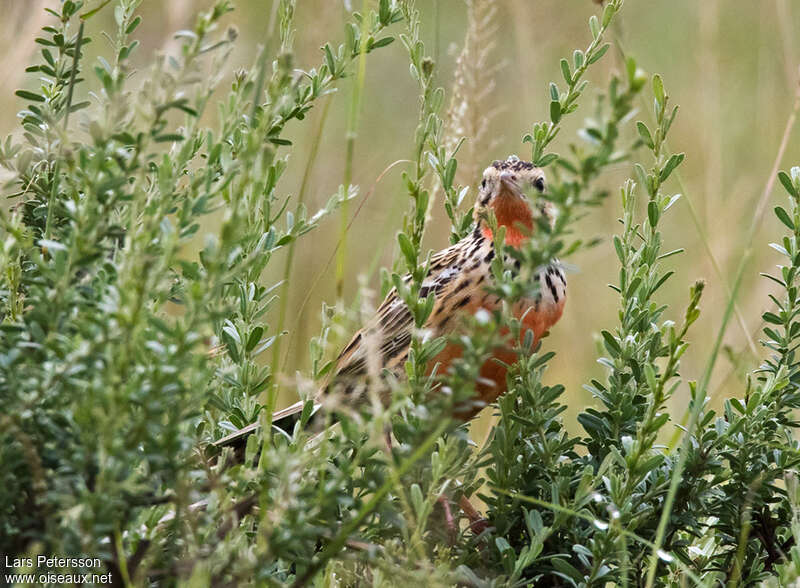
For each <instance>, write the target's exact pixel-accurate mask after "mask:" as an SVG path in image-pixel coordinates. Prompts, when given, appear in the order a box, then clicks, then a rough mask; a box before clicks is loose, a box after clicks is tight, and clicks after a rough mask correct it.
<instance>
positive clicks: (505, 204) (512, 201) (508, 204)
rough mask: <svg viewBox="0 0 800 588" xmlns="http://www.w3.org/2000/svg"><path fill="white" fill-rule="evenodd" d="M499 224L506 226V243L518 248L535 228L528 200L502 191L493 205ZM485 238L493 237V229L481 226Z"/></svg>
mask: <svg viewBox="0 0 800 588" xmlns="http://www.w3.org/2000/svg"><path fill="white" fill-rule="evenodd" d="M492 209H493V210H494V215H495V218H496V219H497V224H498V226H501V227H506V238H505V244H506V245H509V246H511V247H514V248H515V249H518V248H519V247H520V246H521V245H522V244H523V243H524V242H525V241H526V240H527V239H528V237H529V236H530V234H531V231H532V230H533V213H532V212H531V208H530V206H528V202H527V201H526V200H525V199H524V198H522V197H520V196H517V195H515V194H508V193H505V192H503V193H501V194H499V195H498V196H497V198H496V202H495V203H494V205H493V206H492ZM481 232H482V233H483V236H484V238H486V239H492V230H491V229H490V228H489V227H487V226H486V225H484V226H483V227H482V228H481Z"/></svg>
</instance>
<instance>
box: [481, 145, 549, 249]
mask: <svg viewBox="0 0 800 588" xmlns="http://www.w3.org/2000/svg"><path fill="white" fill-rule="evenodd" d="M544 188H545V184H544V171H543V170H542V168H540V167H536V166H535V165H533V164H532V163H530V162H528V161H522V160H521V159H519V158H518V157H517V156H516V155H509V156H508V158H507V159H506V160H505V161H499V160H498V161H494V162H493V163H492V165H490V166H489V167H487V168H486V170H484V172H483V179H482V180H481V184H480V189H479V190H478V201H477V203H476V204H475V219H476V220H477V221H478V223H479V225H481V230H482V232H483V233H484V236H486V237H487V238H491V234H492V233H491V229H490V228H489V227H488V226H486V223H485V222H484V221H482V219H481V216H482V212H485V211H486V209H491V210H492V211H493V212H494V215H495V218H496V219H497V224H498V226H504V227H506V238H505V242H506V243H507V244H508V245H511V246H512V247H519V246H520V245H521V244H522V242H523V241H524V240H525V239H526V238H527V237H528V235H530V233H531V231H532V230H533V225H534V209H533V203H532V202H531V200H530V198H529V195H534V194H541V193H542V192H544ZM537 209H538V210H539V211H540V212H541V214H542V215H543V216H545V217H546V218H547V219H548V220H550V221H551V222H552V219H553V216H554V209H553V206H552V204H550V203H549V202H546V201H544V202H542V203H537Z"/></svg>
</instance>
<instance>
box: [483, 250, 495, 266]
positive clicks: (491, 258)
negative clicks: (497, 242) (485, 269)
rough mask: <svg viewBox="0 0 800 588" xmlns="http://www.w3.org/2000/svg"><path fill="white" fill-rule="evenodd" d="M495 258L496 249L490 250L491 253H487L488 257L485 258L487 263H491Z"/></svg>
mask: <svg viewBox="0 0 800 588" xmlns="http://www.w3.org/2000/svg"><path fill="white" fill-rule="evenodd" d="M493 259H494V249H492V250H490V251H489V253H487V254H486V257H484V258H483V261H484V262H485V263H489V262H491V261H492V260H493Z"/></svg>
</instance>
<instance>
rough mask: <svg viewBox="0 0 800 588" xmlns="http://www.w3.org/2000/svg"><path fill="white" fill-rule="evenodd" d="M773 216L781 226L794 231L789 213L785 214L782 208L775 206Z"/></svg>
mask: <svg viewBox="0 0 800 588" xmlns="http://www.w3.org/2000/svg"><path fill="white" fill-rule="evenodd" d="M775 216H777V217H778V219H779V220H780V221H781V222H782V223H783V224H785V225H786V226H787V227H789V230H790V231H794V223H793V222H792V219H791V218H789V213H787V212H786V211H785V210H784V209H783V208H781V207H780V206H776V207H775Z"/></svg>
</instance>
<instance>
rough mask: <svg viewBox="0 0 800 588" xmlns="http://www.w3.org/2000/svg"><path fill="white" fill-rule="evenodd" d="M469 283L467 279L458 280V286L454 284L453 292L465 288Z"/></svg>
mask: <svg viewBox="0 0 800 588" xmlns="http://www.w3.org/2000/svg"><path fill="white" fill-rule="evenodd" d="M469 285H470V281H469V280H468V279H464V280H461V282H459V284H458V286H456V287H455V289H454V290H453V293H454V294H455V293H456V292H460V291H461V290H463V289H464V288H466V287H467V286H469Z"/></svg>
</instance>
